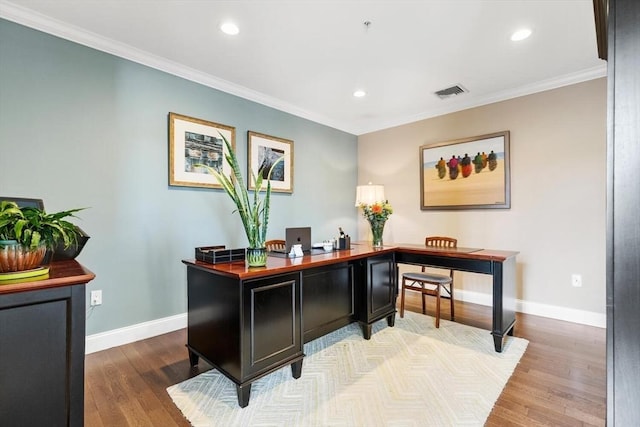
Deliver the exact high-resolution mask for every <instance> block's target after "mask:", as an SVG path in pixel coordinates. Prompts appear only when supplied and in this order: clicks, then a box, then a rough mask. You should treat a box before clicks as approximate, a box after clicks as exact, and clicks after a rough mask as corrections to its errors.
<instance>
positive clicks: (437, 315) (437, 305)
mask: <svg viewBox="0 0 640 427" xmlns="http://www.w3.org/2000/svg"><path fill="white" fill-rule="evenodd" d="M439 327H440V285H436V328H439Z"/></svg>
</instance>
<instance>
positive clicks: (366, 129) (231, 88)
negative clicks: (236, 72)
mask: <svg viewBox="0 0 640 427" xmlns="http://www.w3.org/2000/svg"><path fill="white" fill-rule="evenodd" d="M0 18H3V19H6V20H8V21H12V22H15V23H17V24H20V25H24V26H26V27H29V28H33V29H35V30H38V31H42V32H45V33H47V34H51V35H53V36H56V37H60V38H62V39H65V40H69V41H71V42H74V43H78V44H81V45H83V46H87V47H90V48H92V49H96V50H99V51H102V52H106V53H109V54H111V55H115V56H117V57H120V58H124V59H127V60H130V61H133V62H136V63H138V64H142V65H145V66H148V67H151V68H154V69H156V70H160V71H164V72H166V73H169V74H172V75H175V76H177V77H181V78H183V79H186V80H189V81H193V82H195V83H199V84H201V85H203V86H207V87H210V88H213V89H216V90H220V91H222V92H225V93H229V94H231V95H235V96H238V97H240V98H244V99H247V100H249V101H253V102H256V103H258V104H261V105H264V106H267V107H270V108H274V109H276V110H279V111H283V112H285V113H289V114H292V115H294V116H297V117H301V118H304V119H307V120H310V121H313V122H316V123H319V124H322V125H325V126H329V127H332V128H335V129H338V130H341V131H343V132H347V133H350V134H353V135H363V134H365V133H371V132H375V131H379V130H383V129H388V128H391V127H396V126H401V125H405V124H408V123H413V122H416V121H420V120H425V119H429V118H432V117H437V116H441V115H444V114H449V113H454V112H456V111H462V110H466V109H469V108H474V107H479V106H482V105H487V104H492V103H494V102H499V101H505V100H508V99H512V98H517V97H520V96H524V95H530V94H532V93H537V92H543V91H546V90H550V89H555V88H558V87H562V86H567V85H571V84H575V83H580V82H583V81H587V80H592V79H596V78H599V77H604V76H606V73H607V67H606V63H604V62H603V64H602V66H599V67H594V68H591V69H587V70H583V71H580V72H577V73H571V74H567V75H564V76H560V77H555V78H551V79H547V80H543V81H540V82H536V83H533V84H529V85H526V86H522V87H518V88H513V89H509V90H506V91H502V92H498V93H493V94H490V95H488V96H479V97H475V98H466V99H465V100H462V101H458V102H447V105H446V106H443V107H442V108H436V109H431V110H427V111H423V112H421V113H418V114H412V115H409V116H403V117H397V118H395V119H392V120H387V121H377V122H376V123H375V127H370V126H357V125H354V124H353V123H342V122H340V121H336V120H333V119H329V118H328V117H325V116H323V115H319V114H316V113H313V112H311V111H308V110H305V109H302V108H299V107H297V106H295V105H292V104H289V103H287V102H284V101H282V100H280V99H277V98H274V97H271V96H268V95H265V94H263V93H261V92H258V91H255V90H252V89H249V88H246V87H244V86H240V85H237V84H235V83H232V82H229V81H227V80H224V79H220V78H217V77H215V76H212V75H210V74H206V73H203V72H201V71H198V70H195V69H193V68H190V67H186V66H184V65H182V64H179V63H177V62H174V61H170V60H168V59H166V58H163V57H160V56H156V55H152V54H150V53H148V52H145V51H143V50H140V49H137V48H135V47H133V46H130V45H127V44H124V43H120V42H117V41H115V40H112V39H109V38H106V37H102V36H100V35H98V34H95V33H92V32H90V31H86V30H83V29H81V28H78V27H75V26H72V25H69V24H67V23H64V22H61V21H58V20H55V19H53V18H51V17H48V16H46V15H42V14H39V13H36V12H34V11H32V10H30V9H26V8H23V7H21V6H17V5H15V4H13V3H10V2H7V1H5V0H0ZM448 101H455V100H453V99H451V100H448ZM445 102H446V101H445Z"/></svg>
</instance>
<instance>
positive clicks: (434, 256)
mask: <svg viewBox="0 0 640 427" xmlns="http://www.w3.org/2000/svg"><path fill="white" fill-rule="evenodd" d="M517 254H518V252H513V251H497V250H490V249H473V248H458V249H450V248H447V249H444V248H443V249H440V248H427V247H425V246H424V245H409V244H401V245H398V248H397V249H396V253H395V257H396V262H397V263H400V264H415V265H430V266H432V267H444V268H452V269H454V270H459V271H469V272H472V273H482V274H490V275H491V276H492V277H493V326H492V328H491V329H492V330H491V335H493V342H494V346H495V350H496V351H497V352H499V353H500V352H502V343H503V340H504V337H505V335H513V328H514V325H515V322H516V317H515V311H516V309H515V304H516V302H515V301H516V300H515V286H516V255H517Z"/></svg>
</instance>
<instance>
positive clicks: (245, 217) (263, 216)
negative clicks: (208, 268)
mask: <svg viewBox="0 0 640 427" xmlns="http://www.w3.org/2000/svg"><path fill="white" fill-rule="evenodd" d="M220 136H221V137H222V140H223V141H224V145H225V146H226V147H227V153H228V154H225V160H226V162H227V164H228V165H229V167H230V168H231V174H230V175H229V176H226V175H224V174H223V173H221V172H219V171H218V170H216V169H214V168H212V167H210V166H206V165H202V166H204V167H205V168H206V169H207V171H208V172H209V173H210V174H212V175H213V176H214V177H215V178H216V180H217V181H218V183H219V184H220V185H221V186H222V188H223V189H224V191H225V192H226V193H227V195H228V196H229V197H230V198H231V200H232V201H233V203H235V205H236V210H237V212H238V214H239V215H240V219H241V220H242V225H243V226H244V231H245V233H246V235H247V240H249V247H248V248H247V264H248V265H249V267H262V266H264V265H266V264H267V250H266V248H265V244H264V243H265V241H266V239H267V226H268V224H269V204H270V201H271V182H270V181H269V179H270V178H271V171H273V168H274V167H275V165H277V164H278V162H280V161H282V160H283V157H280V158H279V159H278V160H277V161H276V162H275V163H274V164H273V165H272V166H271V168H270V169H269V173H268V174H267V178H266V180H267V187H266V191H265V194H264V198H263V199H262V198H261V197H260V192H261V191H262V188H263V185H264V174H263V171H262V170H259V171H258V174H257V175H256V174H254V173H253V171H251V172H250V173H251V182H253V186H254V188H255V190H254V192H253V201H251V200H250V199H249V193H248V191H247V187H246V186H245V185H244V180H243V179H242V174H241V172H240V166H239V164H238V159H237V158H236V154H235V152H234V151H233V148H232V147H231V144H230V143H229V141H227V138H225V136H224V135H222V134H220Z"/></svg>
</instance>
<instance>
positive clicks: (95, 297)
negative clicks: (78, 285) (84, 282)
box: [90, 290, 102, 307]
mask: <svg viewBox="0 0 640 427" xmlns="http://www.w3.org/2000/svg"><path fill="white" fill-rule="evenodd" d="M90 304H91V307H93V306H95V305H101V304H102V291H101V290H97V291H91V302H90Z"/></svg>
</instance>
